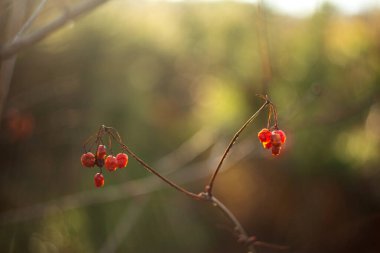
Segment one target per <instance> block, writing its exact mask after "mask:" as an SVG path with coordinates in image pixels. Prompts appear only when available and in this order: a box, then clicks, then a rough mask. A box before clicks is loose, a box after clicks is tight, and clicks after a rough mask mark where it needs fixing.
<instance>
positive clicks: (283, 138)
mask: <svg viewBox="0 0 380 253" xmlns="http://www.w3.org/2000/svg"><path fill="white" fill-rule="evenodd" d="M273 132H275V133H277V134H279V135H280V137H281V143H282V144H284V143H285V141H286V135H285V133H284V131H282V130H274V131H273Z"/></svg>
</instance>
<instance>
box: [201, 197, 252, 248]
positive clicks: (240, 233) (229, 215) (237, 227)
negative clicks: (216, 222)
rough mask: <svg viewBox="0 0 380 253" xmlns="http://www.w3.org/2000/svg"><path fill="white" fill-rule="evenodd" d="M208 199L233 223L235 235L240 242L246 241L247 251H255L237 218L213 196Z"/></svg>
mask: <svg viewBox="0 0 380 253" xmlns="http://www.w3.org/2000/svg"><path fill="white" fill-rule="evenodd" d="M207 196H208V195H205V197H207ZM209 201H210V202H211V203H212V204H213V205H214V206H215V207H217V208H218V209H219V210H221V211H222V212H223V213H224V214H225V215H226V216H227V218H228V219H229V220H230V221H231V222H232V224H233V225H234V230H235V231H236V233H237V236H238V241H239V242H242V243H248V250H249V251H248V253H255V252H256V251H255V248H254V247H253V244H252V243H249V239H250V238H249V236H248V234H247V232H246V231H245V229H244V228H243V226H242V225H241V223H240V222H239V220H238V219H237V218H236V217H235V215H234V214H233V213H232V212H231V211H230V210H229V209H228V208H227V207H226V206H225V205H224V204H223V203H222V202H220V201H219V200H218V199H217V198H215V197H214V196H211V197H210V198H209Z"/></svg>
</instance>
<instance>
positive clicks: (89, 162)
mask: <svg viewBox="0 0 380 253" xmlns="http://www.w3.org/2000/svg"><path fill="white" fill-rule="evenodd" d="M80 161H81V163H82V165H83V166H84V167H94V165H95V155H94V154H93V153H91V152H87V153H85V154H83V155H82V156H81V158H80Z"/></svg>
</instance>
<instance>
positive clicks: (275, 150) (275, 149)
mask: <svg viewBox="0 0 380 253" xmlns="http://www.w3.org/2000/svg"><path fill="white" fill-rule="evenodd" d="M280 150H281V145H280V146H273V147H272V155H279V154H280Z"/></svg>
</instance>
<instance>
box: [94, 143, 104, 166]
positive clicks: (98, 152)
mask: <svg viewBox="0 0 380 253" xmlns="http://www.w3.org/2000/svg"><path fill="white" fill-rule="evenodd" d="M106 155H107V149H106V146H104V145H99V146H98V149H97V150H96V158H98V159H104V158H106ZM99 167H101V166H99Z"/></svg>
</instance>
